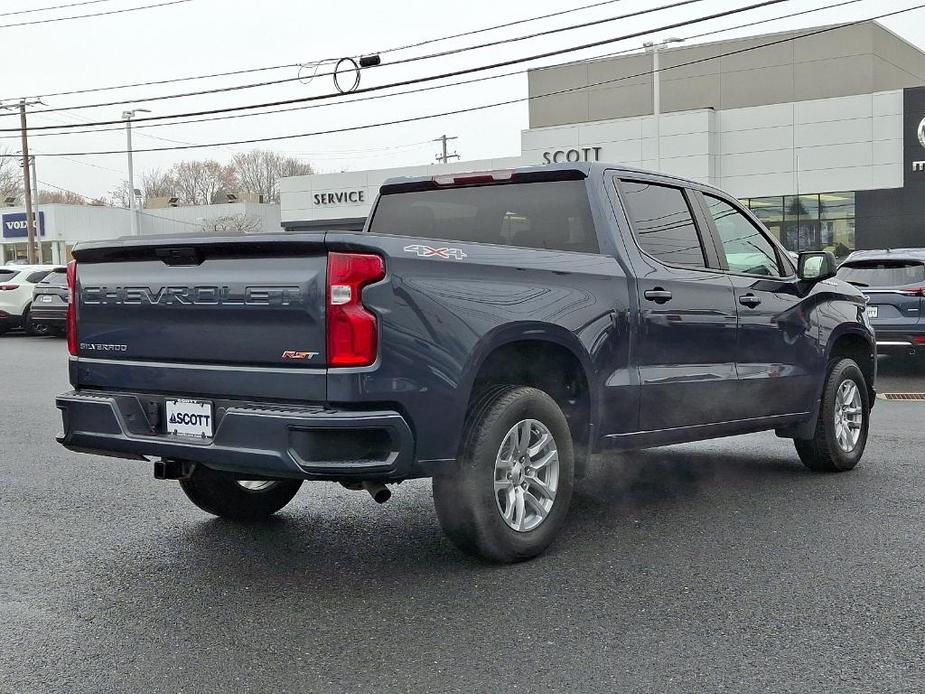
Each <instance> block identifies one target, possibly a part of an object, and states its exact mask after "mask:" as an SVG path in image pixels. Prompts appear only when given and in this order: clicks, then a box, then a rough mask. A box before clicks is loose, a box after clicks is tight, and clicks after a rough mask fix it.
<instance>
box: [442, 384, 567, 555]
mask: <svg viewBox="0 0 925 694" xmlns="http://www.w3.org/2000/svg"><path fill="white" fill-rule="evenodd" d="M573 476H574V459H573V452H572V437H571V433H570V431H569V427H568V423H567V422H566V419H565V415H563V414H562V410H561V409H560V408H559V406H558V405H557V404H556V402H555V401H554V400H553V399H552V398H551V397H549V395H547V394H546V393H544V392H542V391H540V390H537V389H536V388H524V387H514V386H502V387H498V388H494V389H492V390H490V391H489V392H488V393H486V394H485V395H483V396H482V397H481V398H480V399H479V400H478V401H477V403H476V405H475V406H473V407H472V409H471V410H470V414H469V419H468V421H467V426H466V438H465V441H464V444H463V451H462V455H461V457H460V459H459V460H458V461H457V462H456V464H455V465H454V467H453V469H452V470H450V471H448V472H446V473H444V474H441V475H438V476H437V477H435V478H434V482H433V485H434V506H435V507H436V510H437V517H438V518H439V520H440V525H441V527H442V528H443V530H444V532H445V533H446V534H447V536H448V537H449V538H450V540H451V541H452V542H453V543H454V544H455V545H456V546H457V547H459V548H460V549H461V550H463V551H464V552H467V553H468V554H472V555H476V556H479V557H483V558H485V559H489V560H492V561H497V562H515V561H523V560H524V559H530V558H531V557H535V556H536V555H538V554H540V553H542V552H543V551H544V550H545V549H546V548H547V547H548V546H549V545H550V544H551V543H552V541H553V539H554V538H555V536H556V534H557V533H558V531H559V529H560V527H561V526H562V523H563V521H564V520H565V516H566V513H567V512H568V506H569V502H570V501H571V496H572V483H573Z"/></svg>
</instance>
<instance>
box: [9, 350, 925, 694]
mask: <svg viewBox="0 0 925 694" xmlns="http://www.w3.org/2000/svg"><path fill="white" fill-rule="evenodd" d="M0 356H2V358H3V359H2V363H3V365H4V378H3V386H2V393H3V403H4V404H3V407H2V415H3V416H2V417H0V441H2V444H0V446H2V448H0V450H2V454H0V528H2V545H0V692H4V693H6V692H23V693H25V692H28V693H32V692H42V693H44V692H67V693H77V692H94V693H95V692H142V691H144V692H207V691H208V692H334V691H350V692H369V691H376V692H393V691H395V692H419V691H447V692H449V691H452V692H457V691H458V692H476V691H478V692H482V691H485V692H495V691H501V690H508V691H543V692H552V691H562V692H578V691H588V692H601V691H620V692H713V691H730V692H741V691H762V692H772V691H773V692H874V691H876V692H921V691H923V690H925V669H923V668H925V665H923V660H925V618H923V615H925V541H923V537H925V535H923V529H925V456H923V454H922V451H923V449H925V427H923V421H925V402H920V403H908V402H885V401H878V403H877V406H876V408H875V410H874V413H873V423H872V433H871V436H870V442H869V444H868V450H867V453H866V456H865V459H864V460H863V462H862V463H861V465H860V466H859V467H858V468H857V469H856V470H855V471H854V472H852V473H848V474H843V475H836V476H819V475H814V474H811V473H809V472H807V471H806V470H805V469H804V468H803V467H802V465H801V464H800V463H799V460H798V459H797V457H796V454H795V452H794V450H793V447H792V445H791V444H790V442H789V441H784V440H780V439H777V438H775V437H774V436H773V434H761V435H753V436H747V437H739V438H736V439H727V440H719V441H714V442H707V443H701V444H692V445H685V446H675V447H671V448H665V449H660V450H653V451H647V452H643V453H639V454H635V455H632V456H625V457H620V458H615V459H613V460H610V461H607V462H602V463H601V464H600V465H598V466H596V467H595V470H594V471H593V473H592V474H591V475H590V476H589V478H587V479H585V480H584V481H583V482H581V483H580V485H579V488H578V493H577V496H576V498H575V500H574V502H573V508H572V513H571V516H570V521H569V522H568V524H567V526H566V529H565V532H564V533H563V536H562V537H561V539H560V540H559V541H558V543H557V544H556V545H555V546H554V547H553V548H552V550H551V551H550V552H549V553H548V554H547V555H545V556H543V557H540V558H539V559H537V560H535V561H532V562H529V563H526V564H521V565H517V566H510V567H496V566H488V565H485V564H482V563H479V562H476V561H473V560H470V559H467V558H465V557H463V556H462V555H460V554H459V553H458V552H457V551H456V550H455V549H454V548H453V547H452V546H451V545H450V544H449V542H448V541H447V540H446V539H444V537H443V535H442V533H441V531H440V528H439V527H438V525H437V521H436V518H435V516H434V513H433V507H432V502H431V494H430V485H429V483H428V482H425V481H419V482H413V483H406V484H403V485H401V486H400V487H398V488H396V489H395V495H394V497H393V500H392V501H391V502H389V503H388V504H386V505H385V506H381V507H380V506H377V505H376V504H374V503H373V502H372V501H371V500H370V499H369V498H368V497H367V496H366V495H365V494H362V493H358V492H349V491H346V490H344V489H342V488H340V487H339V486H337V485H334V484H315V485H306V486H304V487H303V490H302V492H301V493H300V494H299V496H297V497H296V500H295V501H294V502H293V503H292V504H291V505H290V506H289V507H287V508H286V509H285V510H284V511H283V512H282V513H281V514H279V516H278V517H277V518H276V519H274V520H273V521H272V522H270V523H269V524H266V525H262V526H246V525H237V524H232V523H228V522H224V521H218V520H215V519H211V518H210V517H207V516H205V515H204V514H203V513H202V512H200V511H199V510H198V509H196V508H195V507H194V506H193V505H192V504H191V503H189V502H188V501H187V500H186V498H185V497H184V496H183V494H182V493H181V491H180V489H179V487H178V485H177V484H176V483H174V482H160V481H156V480H154V479H153V477H152V476H151V470H150V469H149V466H148V465H145V464H140V463H133V462H129V461H118V460H109V459H105V458H99V457H92V456H86V455H76V454H72V453H69V452H67V451H65V450H64V449H63V448H61V447H60V446H58V445H57V444H56V443H55V441H54V434H55V433H56V431H57V430H58V427H59V421H58V417H57V411H56V409H55V407H54V401H53V399H54V395H55V394H56V393H58V392H60V391H62V390H65V389H66V388H67V382H66V359H65V346H64V343H63V341H62V340H56V339H52V338H30V337H25V336H15V335H8V336H6V337H3V338H0ZM881 372H882V376H883V377H882V378H881V381H880V384H879V389H880V390H881V391H920V392H921V391H925V379H923V378H921V377H916V376H914V375H913V374H911V373H909V372H908V371H906V370H904V369H903V368H901V367H900V366H898V365H896V364H891V363H889V362H884V363H882V364H881Z"/></svg>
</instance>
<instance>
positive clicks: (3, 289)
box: [0, 284, 19, 292]
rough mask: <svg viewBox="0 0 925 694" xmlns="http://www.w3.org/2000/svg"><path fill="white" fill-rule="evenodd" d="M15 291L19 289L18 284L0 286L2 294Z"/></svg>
mask: <svg viewBox="0 0 925 694" xmlns="http://www.w3.org/2000/svg"><path fill="white" fill-rule="evenodd" d="M14 289H19V285H18V284H0V292H11V291H13V290H14Z"/></svg>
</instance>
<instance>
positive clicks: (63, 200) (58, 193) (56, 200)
mask: <svg viewBox="0 0 925 694" xmlns="http://www.w3.org/2000/svg"><path fill="white" fill-rule="evenodd" d="M38 200H39V204H40V205H52V204H60V205H86V204H87V199H86V198H84V197H83V196H82V195H78V194H77V193H72V192H71V191H69V190H39V191H38Z"/></svg>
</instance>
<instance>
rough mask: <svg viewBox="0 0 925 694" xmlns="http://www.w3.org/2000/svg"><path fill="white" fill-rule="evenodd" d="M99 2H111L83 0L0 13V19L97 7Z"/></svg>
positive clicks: (107, 0) (110, 0)
mask: <svg viewBox="0 0 925 694" xmlns="http://www.w3.org/2000/svg"><path fill="white" fill-rule="evenodd" d="M101 2H112V0H84V1H83V2H72V3H70V4H69V5H53V6H51V7H35V8H33V9H31V10H16V11H14V12H0V17H12V16H13V15H17V14H33V13H35V12H51V11H52V10H64V9H70V8H71V7H81V6H83V5H99V4H100V3H101Z"/></svg>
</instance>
